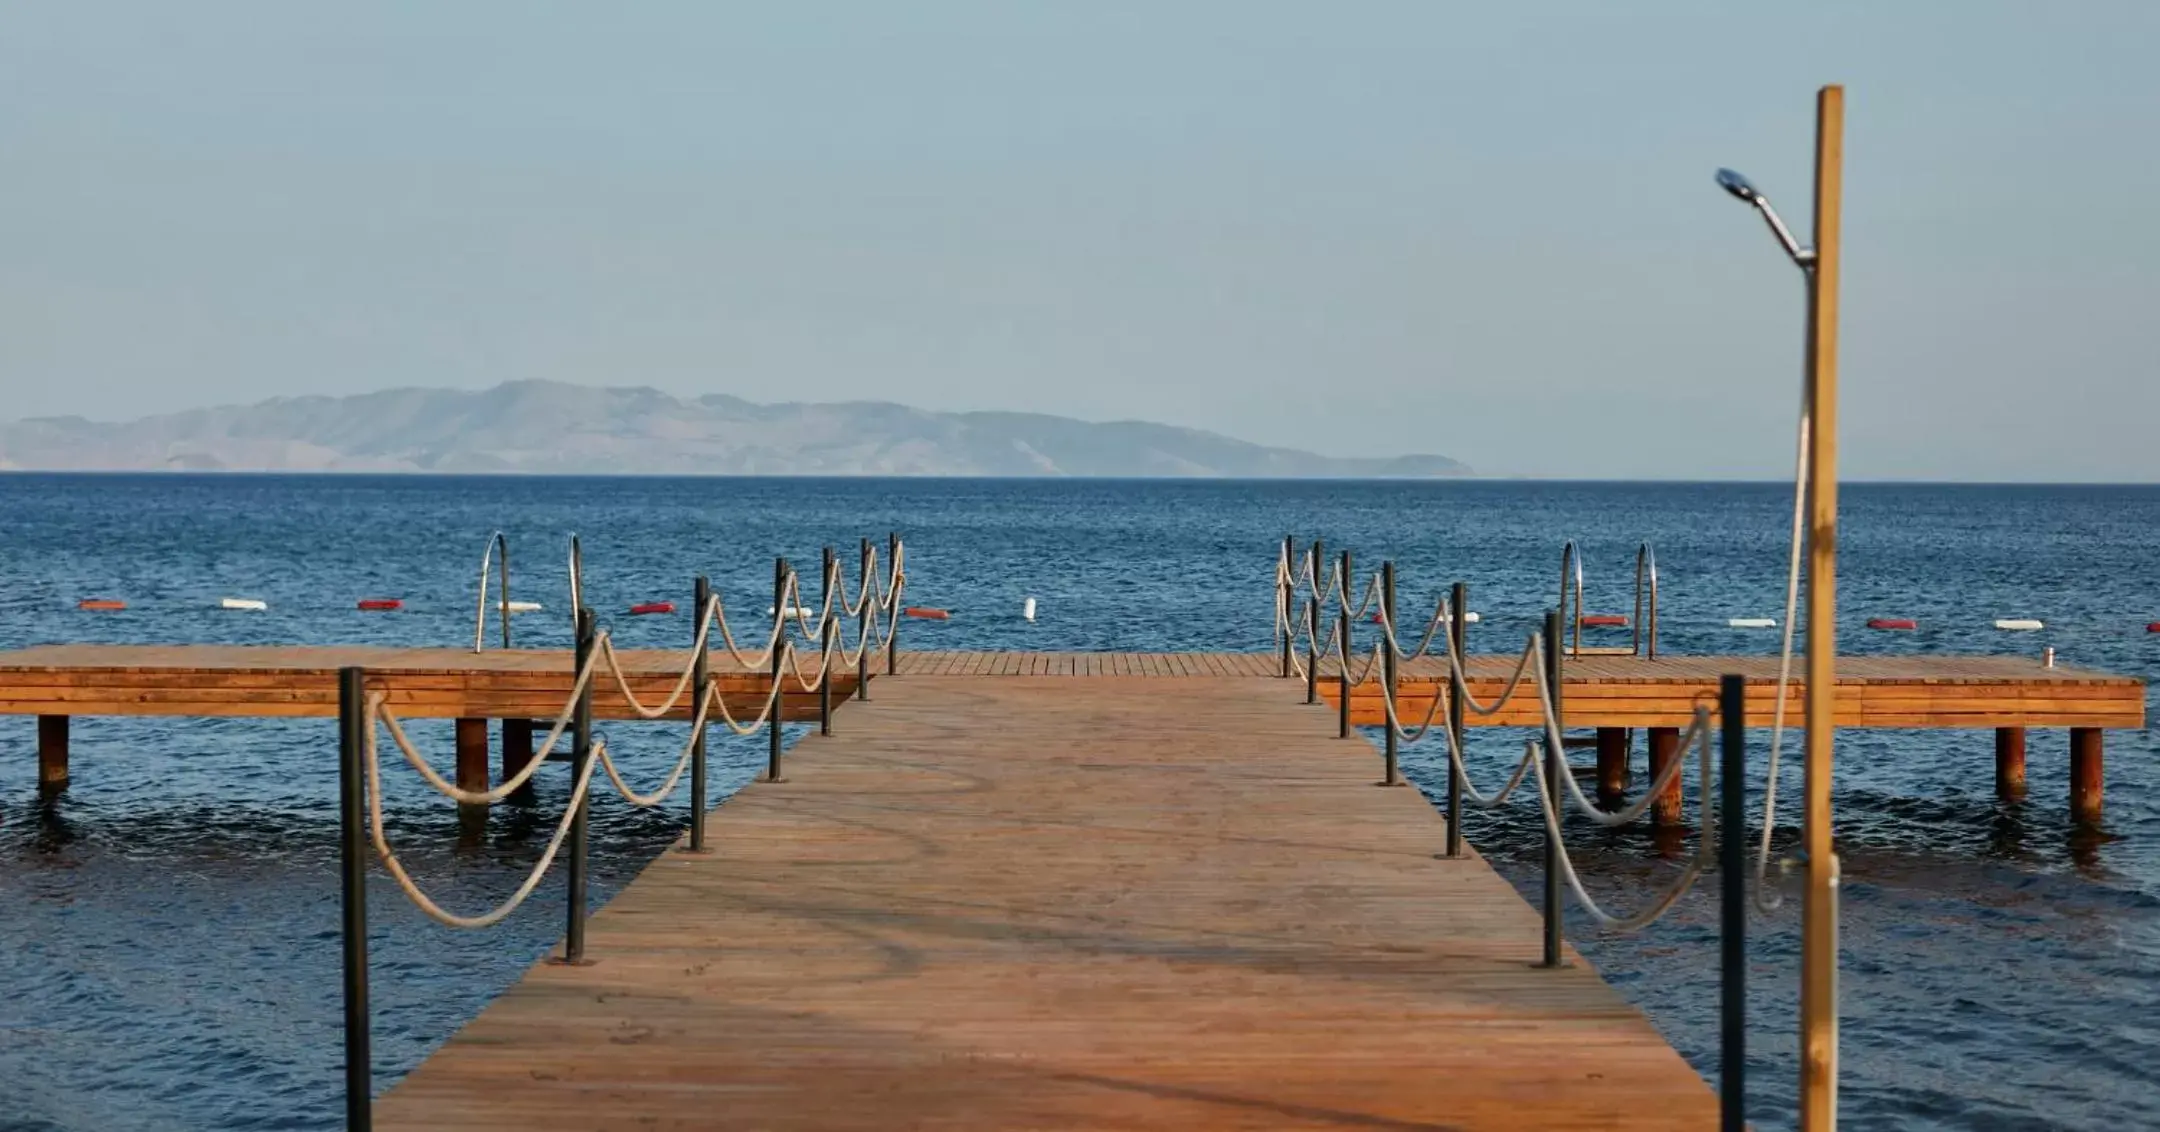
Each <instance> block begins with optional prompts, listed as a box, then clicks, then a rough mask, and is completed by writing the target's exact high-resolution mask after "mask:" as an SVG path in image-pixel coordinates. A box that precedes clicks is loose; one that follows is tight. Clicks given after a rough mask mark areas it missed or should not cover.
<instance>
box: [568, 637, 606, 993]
mask: <svg viewBox="0 0 2160 1132" xmlns="http://www.w3.org/2000/svg"><path fill="white" fill-rule="evenodd" d="M598 624H599V619H598V618H596V617H594V616H593V611H592V609H591V607H589V606H587V607H581V608H580V609H579V610H578V611H577V671H579V672H583V671H585V667H586V665H588V664H590V663H591V662H592V656H593V648H594V641H595V639H596V638H597V637H598V636H599V628H598ZM597 682H598V674H595V676H594V679H592V680H587V681H586V682H585V688H584V690H583V691H581V692H579V693H578V699H577V707H576V708H575V709H574V712H573V714H572V715H571V717H570V728H571V731H570V785H571V788H572V789H573V790H574V789H576V788H577V784H578V783H579V782H581V781H586V778H585V771H586V767H587V766H589V765H590V764H591V763H592V732H593V726H592V724H593V716H592V700H593V685H594V684H595V683H597ZM570 804H571V805H573V806H576V807H577V812H576V814H575V816H573V817H572V818H571V819H570V871H569V874H568V876H567V877H566V878H565V879H566V880H567V881H568V884H567V888H568V890H569V892H568V897H569V903H570V923H569V927H568V928H567V929H566V930H565V931H564V933H563V962H565V963H583V962H585V854H586V836H585V830H586V827H587V826H588V825H589V824H590V821H591V817H592V791H590V790H587V791H586V792H585V794H584V795H582V796H573V797H572V798H571V799H570Z"/></svg>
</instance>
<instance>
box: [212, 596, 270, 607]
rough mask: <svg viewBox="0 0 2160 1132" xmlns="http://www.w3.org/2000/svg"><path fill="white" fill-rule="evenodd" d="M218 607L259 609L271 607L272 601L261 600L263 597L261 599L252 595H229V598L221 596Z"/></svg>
mask: <svg viewBox="0 0 2160 1132" xmlns="http://www.w3.org/2000/svg"><path fill="white" fill-rule="evenodd" d="M218 607H219V608H220V609H257V610H261V609H268V608H270V603H269V602H267V601H263V600H261V599H259V598H252V597H228V598H220V599H219V600H218Z"/></svg>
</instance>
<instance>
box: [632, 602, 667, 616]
mask: <svg viewBox="0 0 2160 1132" xmlns="http://www.w3.org/2000/svg"><path fill="white" fill-rule="evenodd" d="M673 612H675V603H674V602H672V601H647V602H640V603H638V604H637V605H633V606H631V607H630V615H631V616H633V617H643V616H645V615H646V614H648V613H673Z"/></svg>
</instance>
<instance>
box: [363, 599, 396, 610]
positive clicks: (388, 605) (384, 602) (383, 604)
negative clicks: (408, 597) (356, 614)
mask: <svg viewBox="0 0 2160 1132" xmlns="http://www.w3.org/2000/svg"><path fill="white" fill-rule="evenodd" d="M360 608H362V609H368V610H391V609H403V608H405V603H404V602H402V601H400V600H398V599H397V598H394V597H364V598H361V599H360Z"/></svg>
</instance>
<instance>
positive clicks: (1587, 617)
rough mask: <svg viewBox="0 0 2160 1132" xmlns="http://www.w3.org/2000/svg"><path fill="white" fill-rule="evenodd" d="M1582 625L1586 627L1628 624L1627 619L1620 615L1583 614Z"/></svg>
mask: <svg viewBox="0 0 2160 1132" xmlns="http://www.w3.org/2000/svg"><path fill="white" fill-rule="evenodd" d="M1582 623H1583V624H1585V625H1607V626H1610V625H1625V624H1627V618H1626V617H1623V616H1621V615H1620V614H1618V613H1585V614H1583V619H1582Z"/></svg>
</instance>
